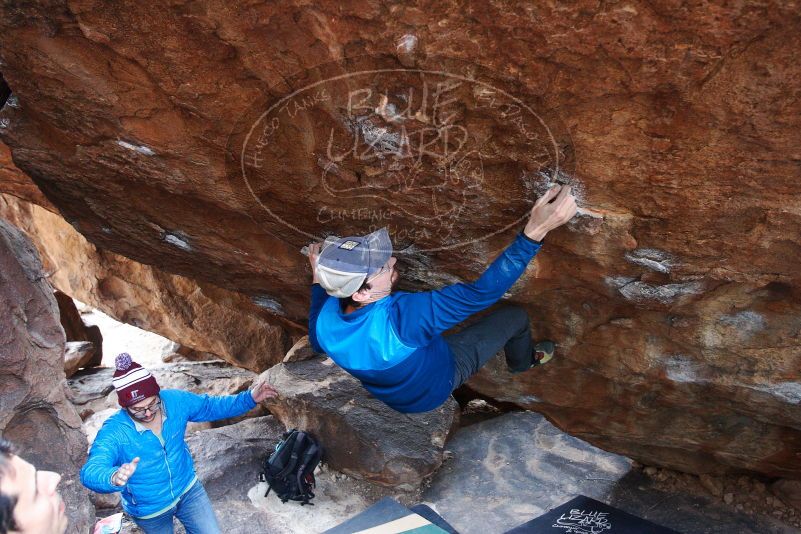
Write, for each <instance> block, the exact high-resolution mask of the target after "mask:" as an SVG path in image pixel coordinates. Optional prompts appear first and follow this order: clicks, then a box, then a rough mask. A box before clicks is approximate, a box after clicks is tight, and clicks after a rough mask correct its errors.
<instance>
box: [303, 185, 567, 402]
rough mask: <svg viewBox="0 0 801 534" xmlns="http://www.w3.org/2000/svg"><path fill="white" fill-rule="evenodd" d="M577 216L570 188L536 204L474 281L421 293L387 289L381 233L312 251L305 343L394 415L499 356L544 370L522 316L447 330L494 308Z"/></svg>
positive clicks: (517, 366)
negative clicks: (551, 235)
mask: <svg viewBox="0 0 801 534" xmlns="http://www.w3.org/2000/svg"><path fill="white" fill-rule="evenodd" d="M576 210H577V207H576V200H575V198H574V197H573V195H572V193H571V190H570V186H561V185H555V186H554V187H552V188H551V189H549V190H548V191H547V192H546V193H544V194H543V195H542V196H541V197H540V198H539V199H538V200H537V201H536V202H535V204H534V206H533V208H532V209H531V213H530V215H529V219H528V222H527V224H526V226H525V228H524V229H523V231H522V232H521V233H520V234H519V235H518V236H517V237H516V238H515V240H514V241H513V242H512V244H511V245H509V246H508V247H507V248H506V250H505V251H504V252H503V253H502V254H501V255H500V256H498V258H496V259H495V261H494V262H493V263H492V264H491V265H490V266H489V267H488V268H487V270H486V271H485V272H484V274H482V275H481V277H479V278H478V280H476V281H475V282H473V283H469V284H467V283H459V284H454V285H450V286H447V287H444V288H442V289H437V290H435V291H426V292H419V293H409V292H404V291H393V288H394V286H395V285H396V283H397V281H398V271H397V270H396V269H395V262H396V258H395V257H394V256H392V243H391V242H390V238H389V234H388V233H387V231H386V229H383V228H382V229H381V230H378V231H376V232H373V233H371V234H369V235H366V236H363V237H358V236H357V237H345V238H329V239H327V240H326V242H325V243H315V244H312V245H309V261H310V263H311V265H312V272H313V280H312V297H311V309H310V312H309V340H310V343H311V345H312V348H313V349H314V350H316V351H318V352H324V353H325V354H327V355H328V356H330V357H331V359H333V360H334V362H336V363H337V365H339V366H340V367H342V368H343V369H345V370H346V371H347V372H349V373H350V374H352V375H353V376H355V377H356V378H358V379H359V380H360V381H361V382H362V384H363V385H364V387H365V388H366V389H367V390H368V391H369V392H370V393H372V394H373V396H375V397H376V398H378V399H380V400H382V401H383V402H384V403H386V404H387V405H389V406H390V407H391V408H394V409H395V410H397V411H400V412H406V413H414V412H425V411H429V410H433V409H435V408H437V407H438V406H440V405H441V404H442V403H443V402H445V400H446V399H447V398H448V396H449V395H450V394H451V392H453V390H454V389H456V388H457V387H459V386H460V385H462V384H463V383H464V382H465V381H466V380H467V379H468V378H469V377H470V376H471V375H473V374H474V373H476V372H478V370H479V369H480V368H481V367H482V366H483V365H484V364H485V363H486V362H487V361H488V360H489V359H490V358H491V357H492V356H493V355H495V354H496V353H497V352H498V351H500V349H501V348H503V349H504V350H505V354H506V363H507V365H508V367H509V370H510V371H511V372H512V373H519V372H523V371H525V370H527V369H529V368H531V367H534V366H537V365H541V364H544V363H546V362H548V361H549V360H550V359H551V358H552V357H553V354H554V349H555V346H554V343H553V342H551V341H543V342H540V343H534V341H533V340H532V338H531V329H530V324H529V318H528V314H527V313H526V311H525V310H523V309H522V308H519V307H515V306H508V307H502V308H499V309H497V310H495V311H493V312H491V313H489V314H488V315H486V316H485V317H482V318H481V319H480V320H479V321H477V322H476V323H475V324H472V325H471V326H468V327H466V328H464V329H463V330H461V331H460V332H458V333H455V334H450V335H447V336H443V335H442V333H443V332H445V331H446V330H448V329H450V328H452V327H454V326H456V325H457V324H459V323H461V322H462V321H464V320H465V319H467V318H468V317H470V316H471V315H473V314H474V313H477V312H479V311H481V310H484V309H485V308H488V307H489V306H491V305H492V304H494V303H495V302H496V301H498V300H499V299H500V298H501V297H502V296H503V295H504V293H506V291H508V290H509V288H510V287H511V286H512V284H514V283H515V281H516V280H517V279H518V278H519V277H520V275H521V274H522V273H523V271H524V270H525V269H526V266H527V265H528V263H529V262H530V261H531V259H532V258H533V257H534V255H535V254H536V253H537V251H538V250H539V249H540V247H541V246H542V240H543V238H544V237H545V235H546V234H547V233H548V232H549V231H551V230H553V229H554V228H557V227H559V226H561V225H563V224H565V223H566V222H568V221H569V220H570V219H571V218H572V217H573V215H575V213H576Z"/></svg>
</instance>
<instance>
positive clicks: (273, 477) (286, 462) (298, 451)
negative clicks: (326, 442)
mask: <svg viewBox="0 0 801 534" xmlns="http://www.w3.org/2000/svg"><path fill="white" fill-rule="evenodd" d="M322 456H323V449H322V447H320V445H319V444H318V443H317V441H315V439H314V438H313V437H311V435H309V434H307V433H306V432H301V431H299V430H297V429H294V428H293V429H292V430H290V431H288V432H285V433H284V435H283V436H282V439H281V441H279V442H278V445H276V446H275V451H274V452H273V453H272V454H271V455H270V456H269V457H268V458H267V459H266V460H265V461H264V472H263V473H262V474H261V477H260V479H261V481H262V482H267V485H268V488H267V492H266V493H265V494H264V496H265V497H266V496H267V495H269V494H270V490H272V491H274V492H275V494H276V495H278V498H279V499H281V502H287V501H301V505H304V504H312V505H313V504H314V503H311V502H309V499H313V498H314V493H313V492H312V488H314V486H315V481H314V469H315V468H316V467H317V464H319V463H320V459H321V458H322Z"/></svg>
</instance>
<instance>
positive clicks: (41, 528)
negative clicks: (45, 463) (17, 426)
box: [0, 439, 67, 534]
mask: <svg viewBox="0 0 801 534" xmlns="http://www.w3.org/2000/svg"><path fill="white" fill-rule="evenodd" d="M60 480H61V475H59V474H58V473H53V472H52V471H43V470H41V469H36V467H34V466H33V465H31V464H30V463H28V462H26V461H25V460H23V459H22V458H20V457H19V456H17V455H16V454H14V449H13V447H12V445H11V444H10V443H9V442H7V441H5V440H4V439H0V534H6V533H8V534H64V532H66V530H67V515H66V514H65V513H64V501H63V500H61V496H60V495H59V494H58V491H56V488H57V487H58V483H59V481H60Z"/></svg>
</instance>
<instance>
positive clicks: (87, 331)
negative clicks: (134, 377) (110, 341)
mask: <svg viewBox="0 0 801 534" xmlns="http://www.w3.org/2000/svg"><path fill="white" fill-rule="evenodd" d="M55 295H56V302H57V303H58V314H59V318H60V320H61V326H62V327H63V328H64V335H65V336H66V337H67V342H70V341H88V342H90V343H91V344H92V346H93V354H94V356H93V357H92V359H91V361H87V362H85V363H84V365H82V367H94V366H96V365H100V364H101V362H102V361H103V334H102V333H101V332H100V327H98V326H97V325H86V324H85V323H84V322H83V319H82V318H81V313H80V312H79V311H78V308H77V306H75V301H74V300H72V297H70V296H69V295H66V294H64V293H62V292H61V291H56V292H55ZM76 370H77V369H76ZM69 376H71V375H70V373H69V372H68V373H67V377H69Z"/></svg>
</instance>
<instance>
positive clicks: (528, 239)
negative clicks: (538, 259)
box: [520, 232, 545, 247]
mask: <svg viewBox="0 0 801 534" xmlns="http://www.w3.org/2000/svg"><path fill="white" fill-rule="evenodd" d="M520 235H521V236H522V237H523V239H525V240H526V241H528V242H529V243H533V244H535V245H537V246H540V247H541V246H542V244H543V243H544V242H545V238H542V241H536V240H534V239H531V238H530V237H529V236H527V235H526V233H525V232H520Z"/></svg>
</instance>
